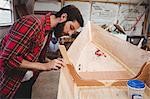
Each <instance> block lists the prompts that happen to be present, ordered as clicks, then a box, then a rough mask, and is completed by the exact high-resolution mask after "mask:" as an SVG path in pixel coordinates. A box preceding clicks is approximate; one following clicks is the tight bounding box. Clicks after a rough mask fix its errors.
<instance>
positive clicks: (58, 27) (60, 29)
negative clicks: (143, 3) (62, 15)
mask: <svg viewBox="0 0 150 99" xmlns="http://www.w3.org/2000/svg"><path fill="white" fill-rule="evenodd" d="M66 22H67V21H65V22H62V23H58V24H57V25H56V27H55V28H54V34H55V36H56V37H57V38H59V37H61V36H63V35H64V26H65V24H66Z"/></svg>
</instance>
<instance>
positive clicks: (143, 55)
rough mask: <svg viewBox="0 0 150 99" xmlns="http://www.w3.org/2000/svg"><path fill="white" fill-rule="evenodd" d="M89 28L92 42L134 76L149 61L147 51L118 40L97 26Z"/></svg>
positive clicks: (149, 55)
mask: <svg viewBox="0 0 150 99" xmlns="http://www.w3.org/2000/svg"><path fill="white" fill-rule="evenodd" d="M91 27H92V29H91V30H92V32H91V33H92V38H93V39H92V42H93V43H94V44H95V45H97V46H99V47H100V48H103V49H104V50H105V51H107V53H108V54H109V55H112V57H114V59H116V60H117V61H118V62H120V63H121V64H122V66H124V67H125V68H126V69H128V70H129V71H130V72H133V74H135V75H136V74H137V73H138V72H139V71H140V69H141V67H142V66H143V64H144V63H145V62H146V61H148V60H149V57H150V53H148V52H147V51H144V50H142V49H139V48H138V47H137V46H134V45H132V44H130V43H128V42H125V41H122V40H121V39H118V38H117V37H115V36H113V35H111V34H109V33H108V32H106V31H104V30H103V29H102V28H100V27H99V26H96V25H94V24H92V25H91Z"/></svg>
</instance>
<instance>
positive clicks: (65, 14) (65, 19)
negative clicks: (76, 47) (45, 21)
mask: <svg viewBox="0 0 150 99" xmlns="http://www.w3.org/2000/svg"><path fill="white" fill-rule="evenodd" d="M67 16H68V15H67V13H63V14H62V15H61V16H60V21H59V22H60V23H62V22H65V21H67Z"/></svg>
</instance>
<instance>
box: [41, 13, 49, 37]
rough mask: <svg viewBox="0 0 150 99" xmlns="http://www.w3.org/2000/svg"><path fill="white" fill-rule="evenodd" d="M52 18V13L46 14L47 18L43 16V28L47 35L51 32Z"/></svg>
mask: <svg viewBox="0 0 150 99" xmlns="http://www.w3.org/2000/svg"><path fill="white" fill-rule="evenodd" d="M50 16H51V13H48V14H46V15H45V16H42V17H41V18H42V27H43V29H42V30H43V31H44V34H45V35H47V34H48V32H49V31H50V30H51V22H50Z"/></svg>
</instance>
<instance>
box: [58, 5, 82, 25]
mask: <svg viewBox="0 0 150 99" xmlns="http://www.w3.org/2000/svg"><path fill="white" fill-rule="evenodd" d="M63 13H66V14H67V21H75V20H76V21H77V22H78V23H79V24H80V26H81V27H83V25H84V20H83V17H82V15H81V13H80V11H79V9H78V8H77V7H75V6H74V5H67V6H65V7H63V8H62V9H61V10H60V11H59V12H57V13H56V14H55V16H56V17H60V16H61V15H62V14H63Z"/></svg>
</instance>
